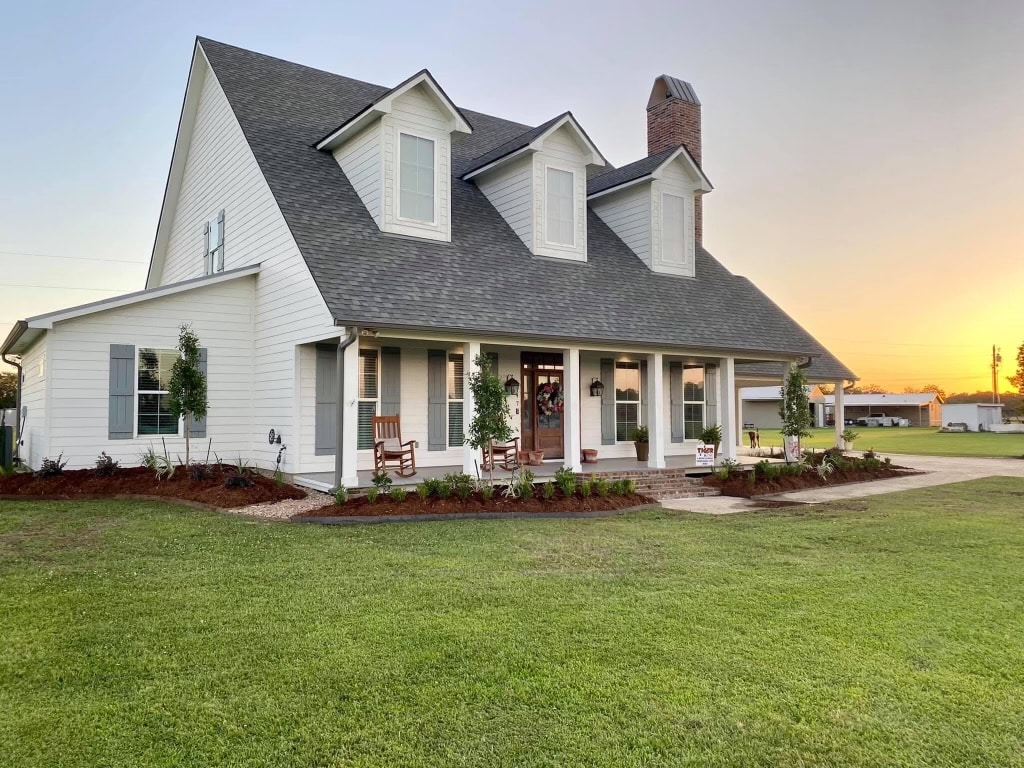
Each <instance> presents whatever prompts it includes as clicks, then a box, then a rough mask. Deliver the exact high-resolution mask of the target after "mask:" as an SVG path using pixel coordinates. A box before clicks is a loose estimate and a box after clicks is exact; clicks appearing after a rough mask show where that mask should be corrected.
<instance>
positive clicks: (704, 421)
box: [679, 363, 708, 444]
mask: <svg viewBox="0 0 1024 768" xmlns="http://www.w3.org/2000/svg"><path fill="white" fill-rule="evenodd" d="M688 369H689V370H699V371H700V372H701V373H700V376H701V378H700V382H701V391H702V392H703V393H704V399H703V400H687V399H686V371H687V370H688ZM679 375H680V376H682V381H681V382H680V383H681V384H682V390H683V442H684V443H694V444H696V443H699V442H700V437H699V436H698V437H687V436H686V406H688V405H699V406H700V424H701V431H702V432H703V431H704V430H705V429H707V427H708V393H707V381H708V371H707V365H706V364H704V363H683V369H682V371H680V374H679Z"/></svg>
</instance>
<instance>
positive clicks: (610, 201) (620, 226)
mask: <svg viewBox="0 0 1024 768" xmlns="http://www.w3.org/2000/svg"><path fill="white" fill-rule="evenodd" d="M590 206H591V208H593V209H594V212H595V213H596V214H597V215H598V216H600V217H601V220H602V221H603V222H604V223H605V224H607V225H608V226H609V227H610V228H611V230H612V231H613V232H614V233H615V234H616V235H618V236H619V239H620V240H622V242H624V243H625V244H626V245H628V246H629V249H630V250H631V251H633V253H635V254H636V255H637V258H639V259H640V260H641V261H642V262H643V263H644V264H646V265H647V266H648V267H650V266H651V185H650V184H637V185H635V186H633V187H631V188H629V189H626V190H623V191H622V192H619V193H617V194H612V195H606V196H604V197H599V198H598V199H596V200H594V201H592V202H591V204H590Z"/></svg>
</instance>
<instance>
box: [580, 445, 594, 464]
mask: <svg viewBox="0 0 1024 768" xmlns="http://www.w3.org/2000/svg"><path fill="white" fill-rule="evenodd" d="M583 463H584V464H597V449H596V448H584V449H583Z"/></svg>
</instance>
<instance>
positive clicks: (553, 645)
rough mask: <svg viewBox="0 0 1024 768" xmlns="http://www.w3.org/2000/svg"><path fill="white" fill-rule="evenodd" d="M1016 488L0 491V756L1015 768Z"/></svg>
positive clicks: (1019, 655) (43, 761)
mask: <svg viewBox="0 0 1024 768" xmlns="http://www.w3.org/2000/svg"><path fill="white" fill-rule="evenodd" d="M1022 562H1024V482H1022V481H1020V480H1012V479H1007V478H996V479H989V480H984V481H977V482H973V483H966V484H962V485H952V486H949V485H947V486H942V487H939V488H934V489H926V490H921V491H914V492H910V493H905V494H890V495H887V496H882V497H874V498H872V499H870V500H863V501H860V500H858V501H851V502H844V503H841V504H836V505H832V506H828V507H816V508H799V509H797V510H796V511H789V510H786V511H775V512H770V513H768V512H766V513H761V514H743V515H738V516H731V517H725V518H712V517H703V516H697V515H690V514H687V513H672V512H667V511H662V512H647V513H641V514H639V515H632V516H628V517H620V518H607V519H599V520H598V519H595V520H536V521H534V520H513V521H463V522H433V523H422V524H407V525H380V526H358V527H316V526H300V525H285V524H272V523H264V522H257V521H247V520H243V519H239V518H233V517H230V516H226V515H217V514H212V513H204V512H197V511H195V510H191V509H187V508H184V507H180V506H177V507H176V506H171V505H165V504H159V503H139V502H109V503H107V502H89V503H79V504H74V503H46V502H37V503H27V502H26V503H20V502H19V503H11V502H3V503H0V745H2V746H0V753H2V757H0V764H2V765H3V766H5V768H21V767H22V766H47V767H49V766H57V765H59V766H97V765H103V766H109V767H115V766H220V765H230V766H275V767H281V766H296V767H298V766H302V768H307V767H308V766H470V765H472V766H488V768H494V767H495V766H647V767H651V766H680V765H701V766H780V765H781V766H815V765H819V766H826V765H828V766H833V765H876V766H890V765H902V766H915V765H920V766H924V765H948V766H953V765H956V766H993V765H1002V766H1007V765H1018V766H1019V765H1024V741H1022V734H1024V642H1022V641H1021V638H1022V637H1024V579H1022V578H1021V577H1022V573H1024V572H1022V566H1021V563H1022Z"/></svg>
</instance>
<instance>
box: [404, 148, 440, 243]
mask: <svg viewBox="0 0 1024 768" xmlns="http://www.w3.org/2000/svg"><path fill="white" fill-rule="evenodd" d="M435 148H436V144H435V143H434V141H433V140H432V139H426V138H423V137H422V136H413V135H412V134H409V133H402V134H400V137H399V148H398V152H399V164H398V190H399V193H398V217H399V218H401V219H408V220H410V221H419V222H423V223H426V224H433V223H434V221H435V219H436V217H435V214H434V210H435V207H434V200H435V198H436V192H437V190H436V188H435V187H436V178H435V173H434V168H435V167H436V165H437V163H436V158H435V152H436V149H435Z"/></svg>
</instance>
